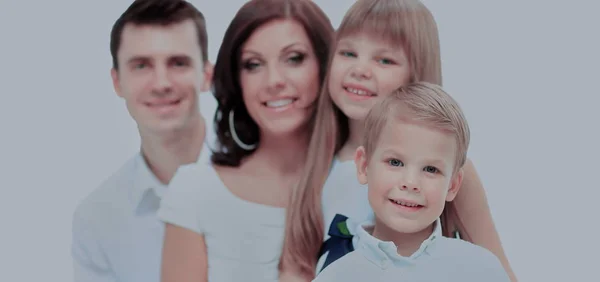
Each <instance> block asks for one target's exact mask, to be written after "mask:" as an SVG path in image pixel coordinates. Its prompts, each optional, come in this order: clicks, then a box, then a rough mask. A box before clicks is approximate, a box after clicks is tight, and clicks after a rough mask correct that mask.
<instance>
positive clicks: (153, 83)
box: [72, 0, 212, 282]
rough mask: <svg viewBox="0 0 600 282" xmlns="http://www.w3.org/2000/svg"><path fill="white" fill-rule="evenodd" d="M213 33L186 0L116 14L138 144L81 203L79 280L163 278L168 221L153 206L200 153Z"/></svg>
mask: <svg viewBox="0 0 600 282" xmlns="http://www.w3.org/2000/svg"><path fill="white" fill-rule="evenodd" d="M207 41H208V40H207V33H206V27H205V20H204V16H203V15H202V13H201V12H199V11H198V10H197V9H196V8H194V6H192V5H191V4H190V3H188V2H186V1H180V0H137V1H134V2H133V4H131V5H130V6H129V8H128V9H127V10H126V11H125V12H124V13H123V14H122V15H121V17H120V18H119V19H118V20H117V21H116V22H115V24H114V26H113V29H112V32H111V39H110V51H111V55H112V58H113V68H112V69H111V76H112V80H113V85H114V89H115V92H116V93H117V95H118V96H120V97H122V98H123V99H124V101H125V103H126V105H127V109H128V111H129V113H130V115H131V116H132V117H133V119H134V120H135V121H136V123H137V125H138V129H139V134H140V138H141V149H140V152H139V153H138V154H136V155H135V156H134V157H133V158H131V159H130V160H129V161H128V162H127V163H125V164H124V166H122V167H121V168H120V169H119V170H118V171H117V172H116V173H115V174H113V175H112V176H111V177H109V178H108V179H107V180H105V181H104V182H103V183H102V184H101V185H100V187H98V188H97V189H96V190H95V191H94V192H93V193H91V194H90V195H89V196H88V197H87V198H86V199H84V200H83V202H82V203H80V205H79V206H78V207H77V209H76V211H75V214H74V217H73V244H72V255H73V259H74V270H75V271H74V275H75V281H76V282H92V281H128V282H129V281H140V282H141V281H143V282H159V280H160V264H161V252H162V244H163V232H164V225H163V223H161V222H160V221H159V219H158V218H157V217H156V211H157V209H158V207H159V204H160V199H161V196H162V195H163V193H164V191H165V189H166V186H167V185H168V183H169V181H170V180H171V178H172V177H173V175H174V174H175V172H176V170H177V168H178V167H179V166H181V165H182V164H187V163H193V162H196V161H197V160H198V156H199V154H200V151H201V149H202V147H203V142H204V139H205V124H204V123H205V122H204V119H203V117H202V116H201V114H200V110H199V95H198V93H199V92H204V91H208V90H209V87H210V80H211V76H212V66H211V64H210V63H209V62H208V56H207ZM207 96H208V95H207ZM211 98H212V97H211ZM97 146H98V147H96V148H97V149H99V150H102V149H101V146H102V143H98V144H97Z"/></svg>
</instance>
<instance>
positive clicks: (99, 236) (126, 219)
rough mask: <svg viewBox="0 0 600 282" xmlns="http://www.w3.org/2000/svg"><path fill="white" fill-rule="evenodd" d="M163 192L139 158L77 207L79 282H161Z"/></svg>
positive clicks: (76, 271)
mask: <svg viewBox="0 0 600 282" xmlns="http://www.w3.org/2000/svg"><path fill="white" fill-rule="evenodd" d="M165 190H166V186H165V185H163V184H161V183H160V181H158V179H157V178H156V177H155V176H154V174H153V173H152V172H151V171H150V169H149V168H148V166H147V164H146V162H145V160H144V158H143V157H142V155H141V153H138V154H136V155H135V156H134V157H133V158H131V159H130V160H128V161H127V162H126V163H125V164H124V165H123V166H122V167H121V168H120V169H119V170H118V171H117V172H116V173H115V174H113V175H112V176H111V177H110V178H108V179H107V180H106V181H104V182H103V183H102V185H101V186H100V187H99V188H98V189H96V190H94V192H92V193H91V194H90V195H89V196H88V197H86V198H85V199H84V200H83V201H82V202H81V203H80V204H79V206H78V207H77V208H76V210H75V214H74V216H73V242H72V249H71V251H72V256H73V260H74V275H75V279H74V281H75V282H109V281H110V282H116V281H128V282H129V281H131V282H134V281H140V282H142V281H144V282H159V281H160V265H161V252H162V245H163V235H164V224H163V223H162V222H161V221H159V220H158V218H157V217H156V211H157V210H158V207H159V205H160V199H161V197H162V195H163V193H164V192H165Z"/></svg>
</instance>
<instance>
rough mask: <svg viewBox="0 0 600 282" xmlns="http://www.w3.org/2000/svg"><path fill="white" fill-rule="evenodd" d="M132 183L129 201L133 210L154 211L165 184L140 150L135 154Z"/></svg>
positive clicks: (158, 203) (156, 208)
mask: <svg viewBox="0 0 600 282" xmlns="http://www.w3.org/2000/svg"><path fill="white" fill-rule="evenodd" d="M132 184H133V187H132V188H133V189H132V190H131V201H132V204H133V209H134V212H136V213H144V212H156V211H157V210H158V208H159V205H160V199H161V198H162V196H163V194H164V192H165V190H166V185H164V184H162V183H161V182H160V181H159V180H158V178H157V177H156V176H155V175H154V173H153V172H152V171H151V170H150V167H148V163H147V162H146V160H145V158H144V157H143V155H142V153H141V152H139V153H138V154H137V155H136V156H135V160H134V172H133V183H132Z"/></svg>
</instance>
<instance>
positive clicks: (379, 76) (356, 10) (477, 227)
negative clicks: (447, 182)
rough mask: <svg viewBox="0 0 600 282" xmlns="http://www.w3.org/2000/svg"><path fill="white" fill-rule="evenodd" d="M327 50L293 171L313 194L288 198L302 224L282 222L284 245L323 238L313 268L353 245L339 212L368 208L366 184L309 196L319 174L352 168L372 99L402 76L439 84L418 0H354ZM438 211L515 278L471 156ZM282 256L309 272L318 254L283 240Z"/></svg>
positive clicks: (448, 228) (432, 29) (447, 225)
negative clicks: (457, 187)
mask: <svg viewBox="0 0 600 282" xmlns="http://www.w3.org/2000/svg"><path fill="white" fill-rule="evenodd" d="M331 50H332V53H331V55H330V66H329V73H328V75H327V78H326V80H327V83H328V85H327V87H324V89H323V92H322V94H321V96H320V97H319V101H318V110H317V114H316V117H315V120H316V121H318V122H316V123H314V127H313V129H312V134H311V140H310V145H309V148H310V149H309V152H308V155H307V163H306V167H305V173H304V175H303V176H302V178H301V179H300V186H301V187H304V189H303V188H298V189H297V191H298V195H295V196H296V198H301V199H312V201H310V202H309V201H304V202H302V201H297V202H292V206H291V207H290V208H291V210H290V211H289V212H288V223H289V222H292V221H291V220H293V221H295V222H304V224H303V225H302V228H298V227H297V226H294V225H289V224H288V227H287V233H286V242H287V244H288V245H286V246H294V245H302V246H311V245H313V244H319V242H318V239H317V238H323V237H324V238H325V239H326V241H325V244H324V249H323V250H321V252H320V254H322V255H323V256H322V257H321V259H320V261H319V263H318V264H319V265H318V266H317V271H319V270H321V269H322V266H323V265H326V264H328V263H331V262H332V261H333V260H335V259H337V258H339V257H341V256H342V255H344V254H345V253H347V252H350V251H352V250H353V246H352V245H353V244H352V232H353V230H351V228H350V229H347V227H348V226H351V225H352V224H346V225H344V224H343V223H344V220H345V219H346V217H349V218H350V219H354V220H355V221H357V222H359V221H362V220H364V219H369V218H372V216H373V215H372V211H371V210H370V209H368V208H365V206H368V203H367V197H366V188H365V189H364V190H363V191H361V190H360V189H359V188H358V187H353V186H352V185H349V186H345V185H338V186H337V187H338V188H337V189H338V190H337V193H334V192H335V191H331V189H330V191H328V192H327V193H328V194H329V195H326V194H323V197H322V201H321V197H317V196H315V195H321V193H325V191H322V187H323V185H324V183H325V181H326V180H327V181H332V179H335V178H348V177H349V175H348V173H349V172H348V171H349V170H353V169H354V166H353V165H354V164H352V162H351V160H352V158H353V155H354V152H355V150H356V148H357V147H358V146H359V145H360V138H361V136H362V135H363V134H362V133H363V132H362V131H363V130H362V121H363V119H364V117H365V116H366V114H367V112H368V111H369V110H370V109H371V107H372V106H373V104H374V103H375V102H376V101H378V100H380V99H382V98H383V97H385V96H386V95H388V94H389V93H391V92H392V91H393V90H395V89H397V88H399V87H400V86H402V85H405V84H407V83H410V82H416V81H424V82H430V83H434V84H438V85H442V75H441V58H440V45H439V38H438V31H437V26H436V23H435V20H434V18H433V16H432V14H431V13H430V11H429V10H428V9H427V8H426V7H425V6H424V5H423V4H422V3H421V2H420V1H418V0H359V1H357V2H356V3H355V4H354V5H353V6H352V7H351V8H350V10H349V11H348V12H347V13H346V15H345V16H344V19H343V20H342V23H341V25H340V27H339V29H338V31H337V38H336V42H335V44H334V46H332V49H331ZM334 160H335V161H334ZM332 163H333V165H332V166H331V164H332ZM328 177H329V179H328ZM354 186H356V184H355V185H354ZM361 193H362V194H361ZM307 204H310V205H312V206H311V207H307ZM357 206H358V207H360V208H357ZM321 210H322V211H323V214H324V217H325V224H323V214H320V212H321ZM349 214H350V216H348V215H349ZM441 219H442V227H443V228H442V229H443V233H444V236H447V237H460V238H462V239H464V240H467V241H470V242H473V243H474V244H477V245H480V246H482V247H485V248H487V249H488V250H490V251H492V252H493V253H494V254H495V255H496V256H498V258H499V259H500V260H501V261H502V264H503V266H504V268H505V269H506V271H507V272H508V273H509V275H510V277H511V280H512V281H513V282H514V281H516V278H515V276H514V274H513V273H512V270H511V268H510V265H509V263H508V260H507V258H506V256H505V254H504V251H503V249H502V246H501V243H500V239H499V236H498V233H497V232H496V229H495V226H494V223H493V221H492V218H491V213H490V210H489V207H488V204H487V200H486V197H485V192H484V190H483V187H482V184H481V183H480V181H479V177H478V175H477V172H476V171H475V169H474V167H473V164H472V163H471V162H470V160H467V162H466V164H465V166H464V179H463V183H462V185H461V192H460V193H459V194H458V195H457V197H456V199H455V201H454V202H453V203H449V204H448V205H446V208H445V210H444V213H443V214H442V217H441ZM330 223H331V224H330ZM340 226H345V227H343V228H342V227H340ZM294 227H295V228H294ZM324 228H328V229H327V230H324ZM325 232H327V234H324V233H325ZM331 235H333V236H331ZM332 242H333V243H332ZM291 250H296V251H295V252H293V251H291ZM330 255H331V256H332V257H331V258H329V256H330ZM287 260H290V261H291V260H293V261H294V262H295V263H296V265H297V266H298V267H299V271H300V273H302V275H309V276H310V275H312V273H314V272H313V271H314V266H315V265H316V264H317V260H318V255H315V254H314V252H311V250H310V249H308V248H306V249H300V250H298V249H292V248H289V249H286V252H285V253H284V255H283V257H282V261H287ZM311 267H312V268H311ZM311 272H312V273H311Z"/></svg>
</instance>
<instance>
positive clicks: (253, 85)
mask: <svg viewBox="0 0 600 282" xmlns="http://www.w3.org/2000/svg"><path fill="white" fill-rule="evenodd" d="M240 62H241V68H240V69H241V73H240V84H241V88H242V95H243V99H244V104H245V105H246V108H247V109H248V113H249V114H250V116H251V117H252V119H254V121H255V122H256V124H257V125H258V127H259V128H260V131H261V132H262V133H267V134H268V135H272V136H280V135H288V134H294V133H299V132H300V131H301V130H306V127H305V126H304V125H306V124H307V122H308V120H309V118H310V116H311V114H312V111H313V109H314V106H313V105H314V102H315V100H316V98H317V95H318V92H319V87H320V85H319V62H318V59H317V57H316V56H315V53H314V50H313V48H312V44H311V41H310V40H309V38H308V36H307V34H306V31H305V30H304V27H303V26H302V25H301V24H299V23H298V22H296V21H294V20H290V19H285V20H274V21H271V22H268V23H266V24H264V25H262V26H261V27H259V28H257V29H256V30H255V31H254V33H253V34H252V35H251V36H250V37H249V38H248V40H247V41H246V42H245V43H244V45H243V46H242V53H241V60H240Z"/></svg>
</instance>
